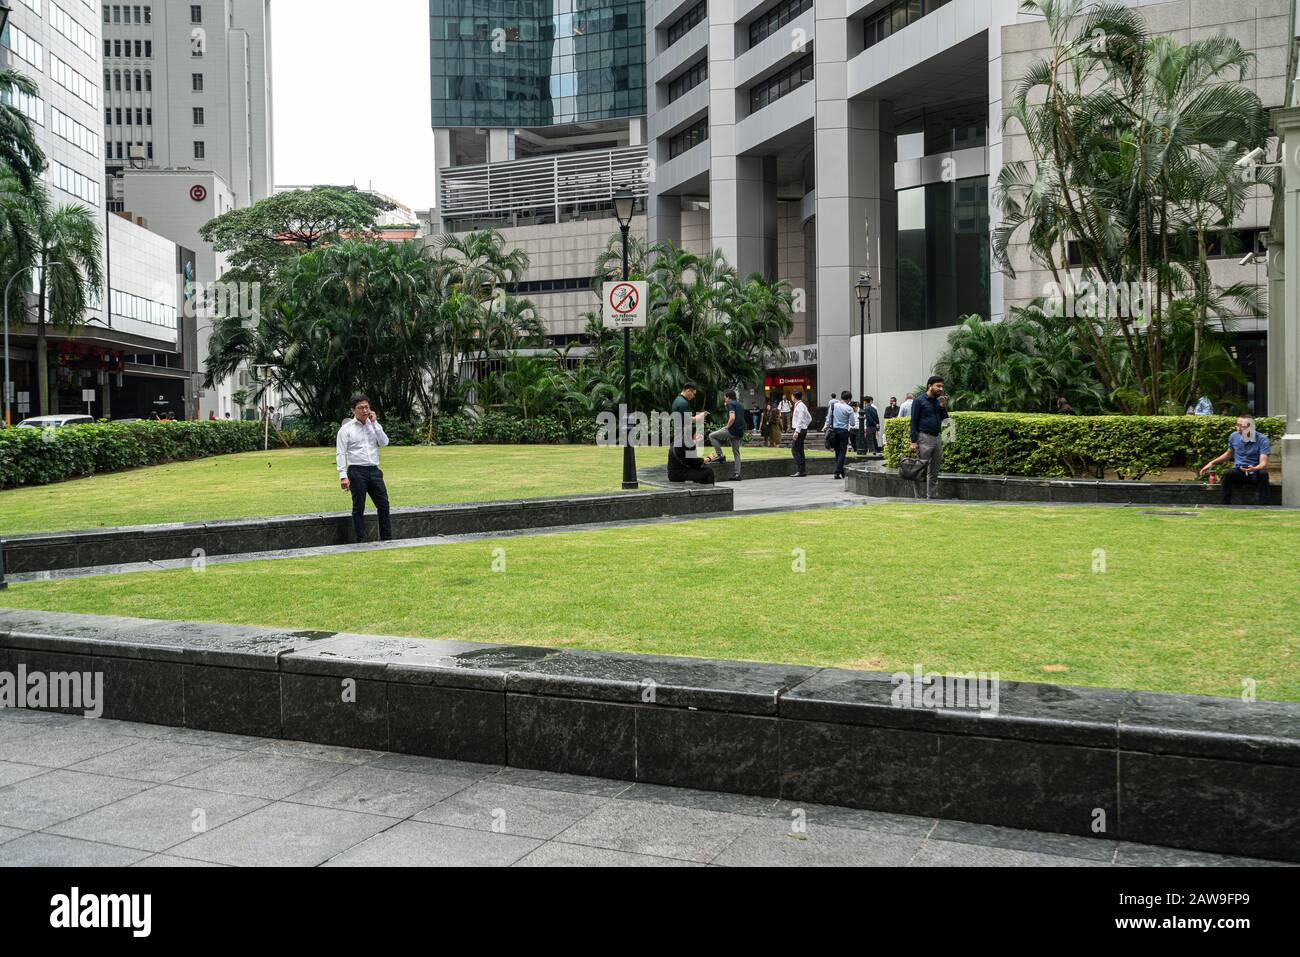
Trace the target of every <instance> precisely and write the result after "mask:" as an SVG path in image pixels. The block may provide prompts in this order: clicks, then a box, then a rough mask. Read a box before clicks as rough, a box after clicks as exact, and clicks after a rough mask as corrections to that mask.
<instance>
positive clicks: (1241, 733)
mask: <svg viewBox="0 0 1300 957" xmlns="http://www.w3.org/2000/svg"><path fill="white" fill-rule="evenodd" d="M1119 746H1120V747H1121V748H1123V749H1124V750H1126V751H1150V752H1153V753H1156V754H1180V755H1186V756H1188V757H1206V758H1223V759H1225V760H1230V761H1248V762H1251V763H1255V764H1286V765H1290V766H1291V767H1300V704H1297V703H1295V702H1290V701H1240V700H1238V699H1236V698H1211V697H1204V696H1201V695H1182V694H1178V695H1175V694H1150V693H1147V692H1134V693H1132V694H1131V695H1130V696H1129V699H1128V703H1127V705H1126V707H1125V709H1124V713H1123V715H1122V717H1121V718H1120V722H1119Z"/></svg>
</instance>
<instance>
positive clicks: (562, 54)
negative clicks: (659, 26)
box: [429, 0, 646, 127]
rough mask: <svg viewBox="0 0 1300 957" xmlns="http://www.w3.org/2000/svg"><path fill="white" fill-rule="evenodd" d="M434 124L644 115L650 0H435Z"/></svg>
mask: <svg viewBox="0 0 1300 957" xmlns="http://www.w3.org/2000/svg"><path fill="white" fill-rule="evenodd" d="M429 16H430V34H429V36H430V65H431V76H432V88H431V89H432V106H433V115H432V120H433V126H434V127H458V126H487V127H536V126H551V125H557V124H565V123H585V122H595V121H599V120H609V119H617V118H620V117H631V116H643V115H644V114H645V112H646V91H645V4H644V2H640V0H638V2H622V0H430V4H429Z"/></svg>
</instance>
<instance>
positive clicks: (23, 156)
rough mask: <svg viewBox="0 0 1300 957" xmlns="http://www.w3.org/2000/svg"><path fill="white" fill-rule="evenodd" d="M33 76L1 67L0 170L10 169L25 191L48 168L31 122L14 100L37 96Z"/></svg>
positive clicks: (37, 91)
mask: <svg viewBox="0 0 1300 957" xmlns="http://www.w3.org/2000/svg"><path fill="white" fill-rule="evenodd" d="M39 93H40V91H39V90H38V89H37V86H36V84H35V83H33V82H32V81H31V79H30V78H29V77H27V76H24V75H23V74H21V73H19V72H18V71H17V70H0V169H3V168H6V167H7V168H8V169H9V170H10V171H12V173H13V175H14V176H15V177H16V178H17V179H18V182H19V183H20V184H21V185H22V188H23V189H25V190H28V189H31V188H32V187H33V186H35V185H36V183H37V181H38V177H39V176H40V174H41V173H42V172H43V171H44V169H45V154H44V153H43V152H41V148H40V146H39V145H37V142H36V133H35V131H34V130H33V129H32V121H31V120H30V119H29V118H28V116H27V114H26V113H24V112H23V111H22V110H20V109H19V108H18V106H17V104H16V103H15V97H16V95H18V94H21V95H23V96H38V95H39Z"/></svg>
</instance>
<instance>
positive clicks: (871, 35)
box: [862, 0, 949, 47]
mask: <svg viewBox="0 0 1300 957" xmlns="http://www.w3.org/2000/svg"><path fill="white" fill-rule="evenodd" d="M948 2H949V0H894V2H893V3H891V4H889V5H888V6H887V7H885V8H884V9H883V10H881V11H880V12H879V13H876V14H874V15H872V16H870V17H867V19H866V22H865V23H864V24H863V37H862V45H863V46H864V47H871V46H875V45H876V44H877V43H879V42H880V41H881V40H883V39H885V38H886V37H888V36H891V35H892V34H895V33H897V32H898V31H899V30H901V29H903V27H906V26H909V25H910V24H913V23H915V22H916V21H917V20H920V19H921V18H922V17H923V16H925V15H926V14H928V13H933V12H934V11H935V10H938V9H939V8H940V7H942V6H946V5H947V4H948Z"/></svg>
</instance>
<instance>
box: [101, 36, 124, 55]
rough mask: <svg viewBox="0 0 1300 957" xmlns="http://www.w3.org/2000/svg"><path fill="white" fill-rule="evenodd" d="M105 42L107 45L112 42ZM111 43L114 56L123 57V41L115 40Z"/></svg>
mask: <svg viewBox="0 0 1300 957" xmlns="http://www.w3.org/2000/svg"><path fill="white" fill-rule="evenodd" d="M104 42H105V43H108V42H110V41H108V40H105V41H104ZM111 42H112V44H113V56H121V55H122V41H121V40H113V41H111Z"/></svg>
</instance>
